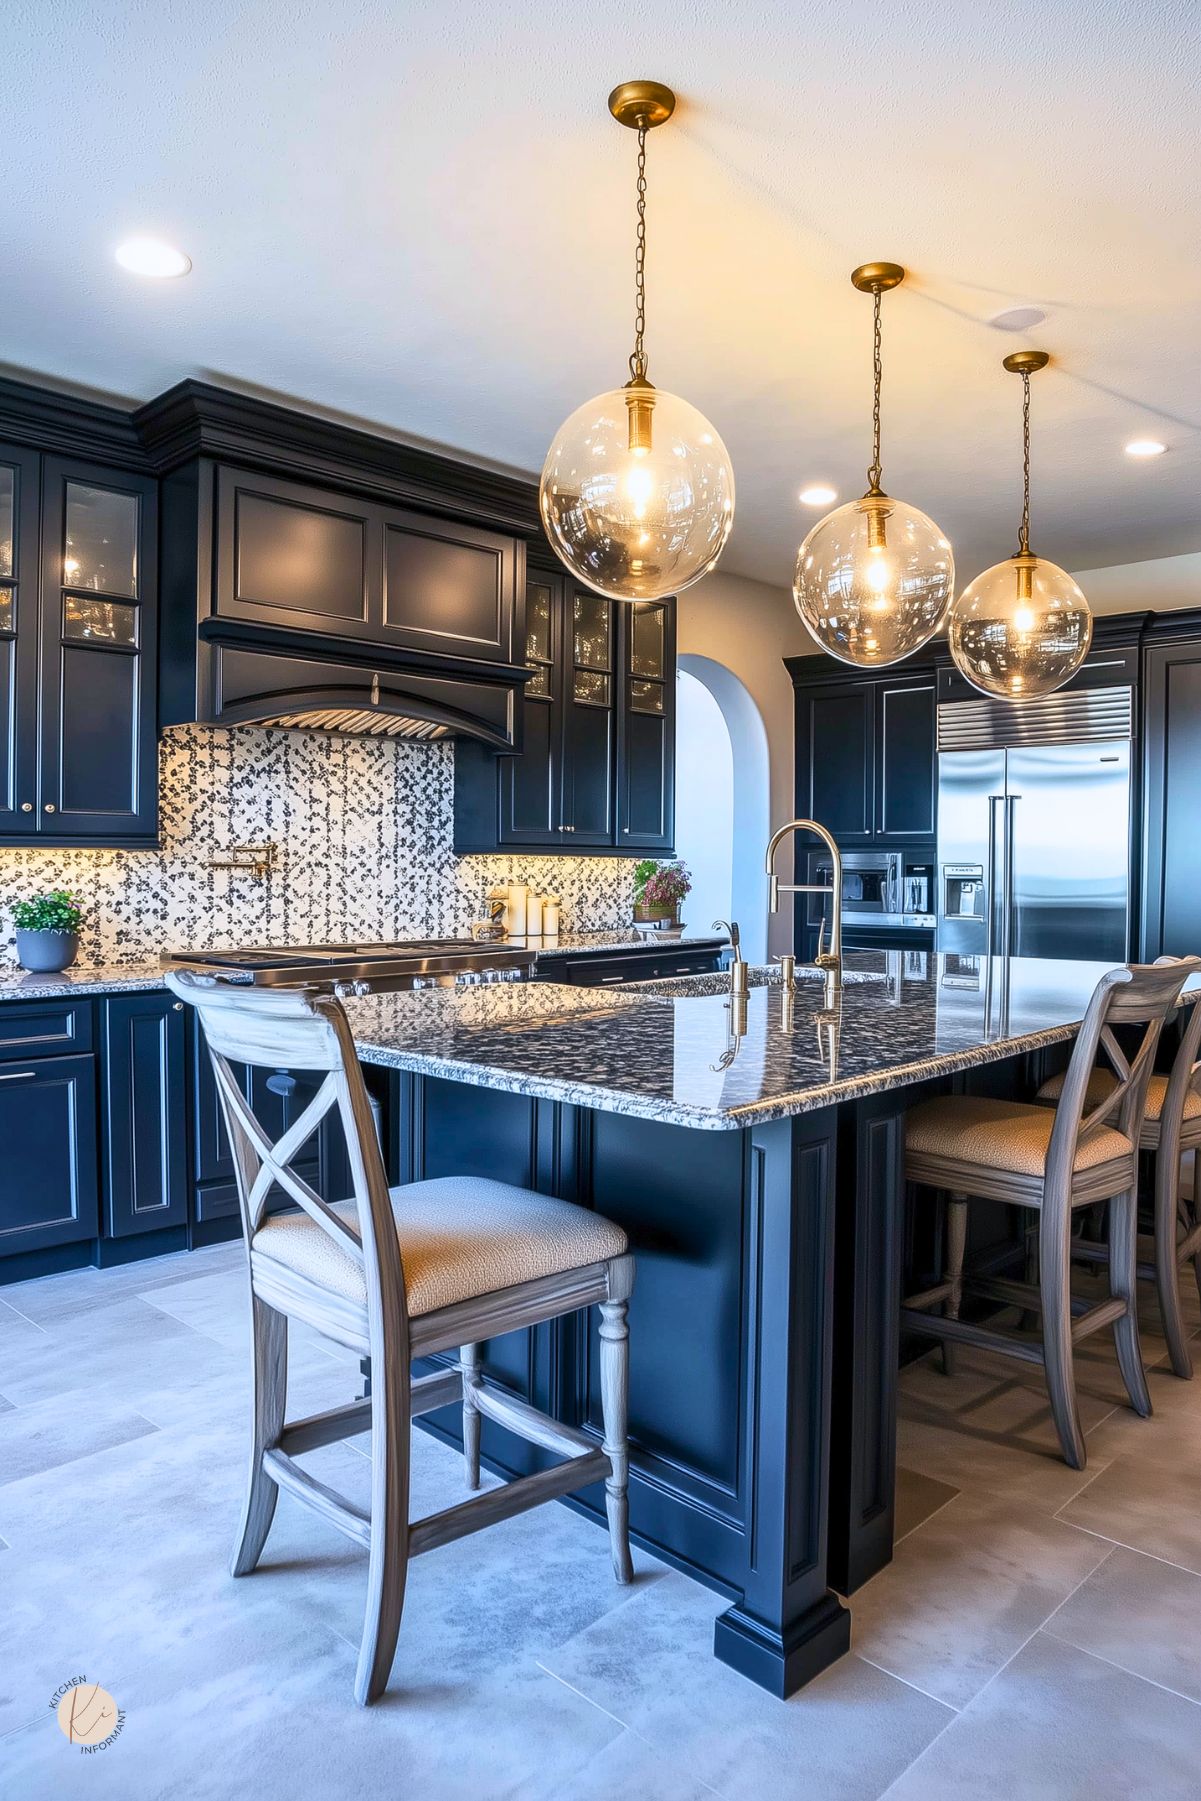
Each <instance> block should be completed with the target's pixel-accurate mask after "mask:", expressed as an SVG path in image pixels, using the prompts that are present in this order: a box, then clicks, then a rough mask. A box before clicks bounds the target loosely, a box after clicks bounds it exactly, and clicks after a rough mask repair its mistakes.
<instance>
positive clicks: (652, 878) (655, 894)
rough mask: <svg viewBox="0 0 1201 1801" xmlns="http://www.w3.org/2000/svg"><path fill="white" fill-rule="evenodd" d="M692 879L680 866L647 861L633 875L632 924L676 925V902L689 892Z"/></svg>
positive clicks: (678, 912) (651, 860)
mask: <svg viewBox="0 0 1201 1801" xmlns="http://www.w3.org/2000/svg"><path fill="white" fill-rule="evenodd" d="M691 889H692V877H691V876H690V875H689V873H688V871H687V869H686V868H685V866H684V865H683V863H656V862H655V861H654V860H653V858H650V857H648V858H647V859H646V861H645V862H643V863H639V865H638V867H637V869H635V871H634V923H635V924H636V925H654V924H667V925H673V926H678V925H679V923H680V902H681V901H682V900H683V898H684V896H685V895H686V894H688V893H690V892H691Z"/></svg>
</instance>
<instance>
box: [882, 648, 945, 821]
mask: <svg viewBox="0 0 1201 1801" xmlns="http://www.w3.org/2000/svg"><path fill="white" fill-rule="evenodd" d="M934 722H935V707H934V679H933V677H931V678H930V680H929V681H928V682H927V681H921V682H914V681H909V682H880V683H878V684H877V685H876V795H877V806H878V818H877V821H876V830H877V833H878V835H879V836H880V837H881V838H933V836H934V817H935V809H936V805H937V793H938V784H937V767H936V756H935V738H934Z"/></svg>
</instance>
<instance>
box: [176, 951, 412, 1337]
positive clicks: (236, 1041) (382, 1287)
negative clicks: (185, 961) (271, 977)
mask: <svg viewBox="0 0 1201 1801" xmlns="http://www.w3.org/2000/svg"><path fill="white" fill-rule="evenodd" d="M167 980H168V983H169V984H170V986H171V987H172V988H173V989H174V990H175V992H176V993H177V994H180V995H182V996H183V997H184V998H185V999H187V1000H189V1001H191V1002H192V1004H193V1005H194V1006H195V1008H196V1010H197V1012H198V1013H199V1015H200V1023H201V1025H202V1026H203V1028H204V1036H205V1039H206V1041H207V1043H208V1049H209V1054H210V1057H211V1058H212V1064H213V1073H214V1076H215V1078H216V1083H217V1092H218V1094H219V1096H220V1099H221V1108H222V1113H223V1116H224V1119H225V1124H226V1129H227V1131H228V1133H229V1140H230V1145H231V1147H232V1150H233V1159H234V1175H235V1178H236V1181H237V1188H238V1205H239V1208H240V1211H241V1216H242V1232H243V1235H244V1237H245V1239H246V1245H247V1249H248V1250H249V1249H250V1246H251V1242H252V1240H253V1238H254V1235H255V1233H256V1232H257V1231H258V1230H259V1228H260V1226H261V1225H262V1224H263V1220H264V1217H265V1214H266V1207H267V1199H268V1196H269V1194H270V1192H271V1189H272V1187H273V1186H274V1185H275V1184H276V1183H278V1184H279V1186H280V1187H281V1188H282V1189H283V1190H284V1192H285V1193H286V1194H288V1195H290V1196H291V1198H292V1199H293V1200H294V1201H295V1202H296V1203H297V1205H298V1206H300V1207H302V1208H303V1209H304V1211H305V1213H307V1214H308V1216H309V1218H310V1219H311V1220H313V1221H314V1222H315V1224H317V1225H318V1226H320V1227H321V1229H322V1231H324V1232H326V1233H328V1234H329V1236H330V1238H331V1239H332V1240H333V1241H334V1243H335V1244H336V1245H337V1246H338V1248H339V1250H341V1251H343V1252H344V1253H346V1254H347V1255H349V1256H351V1257H353V1258H354V1259H355V1261H356V1262H357V1263H359V1264H360V1265H361V1267H362V1270H363V1275H364V1280H365V1285H366V1290H367V1317H368V1321H369V1323H371V1322H374V1326H375V1327H376V1328H378V1327H380V1326H382V1322H383V1321H384V1319H385V1318H386V1319H387V1322H388V1328H389V1336H390V1338H391V1339H392V1342H393V1344H399V1343H400V1342H407V1315H406V1310H405V1294H404V1272H403V1269H402V1268H401V1262H400V1253H399V1250H398V1247H397V1242H396V1230H395V1226H394V1223H393V1217H392V1203H391V1199H390V1196H389V1191H388V1178H387V1175H386V1174H385V1171H384V1164H383V1158H382V1156H381V1153H380V1148H379V1140H378V1137H377V1136H376V1131H375V1125H374V1118H373V1115H372V1112H371V1103H370V1101H369V1100H368V1098H367V1088H366V1084H365V1083H364V1081H363V1072H362V1069H361V1068H360V1066H359V1061H358V1058H357V1056H356V1054H355V1048H354V1038H353V1035H352V1033H351V1030H350V1025H349V1022H348V1020H347V1018H346V1014H345V1012H344V1010H343V1008H342V1005H341V1003H340V1002H339V1001H338V1000H336V999H335V998H334V997H333V996H332V995H330V994H325V993H322V992H319V991H316V990H312V989H305V988H291V989H289V988H265V989H264V988H256V989H250V988H240V987H239V986H238V985H236V984H233V983H229V982H223V981H221V980H219V979H215V978H213V977H206V976H197V975H194V974H192V972H190V971H188V970H184V971H181V972H180V973H178V974H171V975H169V976H168V977H167ZM231 1063H245V1064H250V1065H252V1066H254V1067H256V1068H259V1069H280V1068H281V1067H287V1068H294V1069H302V1070H305V1071H308V1072H321V1071H323V1072H324V1074H325V1080H324V1081H323V1082H322V1084H321V1086H320V1087H319V1088H318V1090H317V1092H316V1094H315V1095H314V1096H313V1098H312V1100H311V1101H310V1102H309V1104H308V1106H307V1107H305V1109H304V1111H303V1112H302V1113H301V1115H300V1117H299V1118H298V1119H297V1120H295V1121H294V1123H293V1124H292V1125H291V1126H289V1127H288V1130H287V1131H286V1132H285V1133H284V1135H283V1137H282V1138H280V1139H278V1140H277V1141H276V1142H275V1143H274V1144H273V1143H272V1142H271V1139H270V1137H269V1136H268V1134H267V1132H266V1131H265V1130H264V1128H263V1126H262V1124H261V1123H260V1121H259V1120H258V1119H257V1117H256V1116H255V1114H254V1113H253V1112H252V1111H251V1108H250V1106H249V1104H248V1102H247V1099H246V1096H245V1094H244V1092H243V1090H242V1088H241V1087H240V1086H239V1084H238V1082H237V1079H236V1078H235V1076H234V1073H233V1071H232V1069H231V1068H230V1064H231ZM331 1111H336V1112H337V1113H338V1115H339V1117H340V1119H341V1122H342V1128H343V1132H344V1135H345V1139H346V1150H347V1155H348V1160H349V1164H350V1175H351V1184H352V1193H351V1195H350V1196H349V1197H347V1198H349V1199H351V1200H353V1201H354V1203H355V1215H356V1218H355V1219H354V1220H352V1219H350V1218H349V1217H347V1216H346V1215H345V1214H342V1213H336V1212H335V1211H334V1210H333V1208H332V1207H331V1206H330V1205H329V1204H328V1202H327V1201H325V1200H324V1199H323V1198H322V1196H321V1195H319V1194H317V1193H316V1191H315V1190H314V1189H313V1188H311V1187H310V1186H309V1184H308V1183H307V1182H306V1181H305V1180H304V1178H303V1177H302V1176H300V1175H298V1174H297V1172H296V1170H295V1169H293V1168H292V1159H293V1158H294V1157H295V1156H296V1155H297V1153H298V1152H299V1151H300V1150H302V1149H303V1148H304V1146H305V1145H307V1144H308V1142H309V1140H310V1139H311V1137H312V1135H313V1133H314V1132H315V1131H316V1130H317V1127H318V1126H319V1125H320V1124H321V1121H322V1120H323V1119H324V1118H325V1116H326V1115H327V1114H328V1113H330V1112H331ZM398 1334H399V1335H400V1336H399V1338H398V1337H397V1335H398ZM381 1349H382V1346H381Z"/></svg>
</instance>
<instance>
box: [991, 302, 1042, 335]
mask: <svg viewBox="0 0 1201 1801" xmlns="http://www.w3.org/2000/svg"><path fill="white" fill-rule="evenodd" d="M1046 316H1047V315H1046V313H1044V311H1043V309H1042V308H1041V307H1040V306H1007V307H1006V308H1005V309H1004V311H1003V312H1000V313H994V314H993V316H992V318H991V319H990V320H989V322H988V323H989V324H990V325H992V326H994V327H995V328H996V330H997V331H1030V330H1031V329H1032V328H1033V327H1034V326H1035V325H1041V324H1042V323H1043V321H1044V319H1045V318H1046Z"/></svg>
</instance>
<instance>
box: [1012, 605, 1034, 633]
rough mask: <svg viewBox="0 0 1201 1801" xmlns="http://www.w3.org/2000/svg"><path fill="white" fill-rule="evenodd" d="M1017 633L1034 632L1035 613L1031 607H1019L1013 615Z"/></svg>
mask: <svg viewBox="0 0 1201 1801" xmlns="http://www.w3.org/2000/svg"><path fill="white" fill-rule="evenodd" d="M1013 626H1014V630H1015V631H1019V632H1032V631H1033V630H1034V612H1033V609H1032V608H1031V607H1018V609H1017V611H1016V612H1015V613H1014V615H1013Z"/></svg>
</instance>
